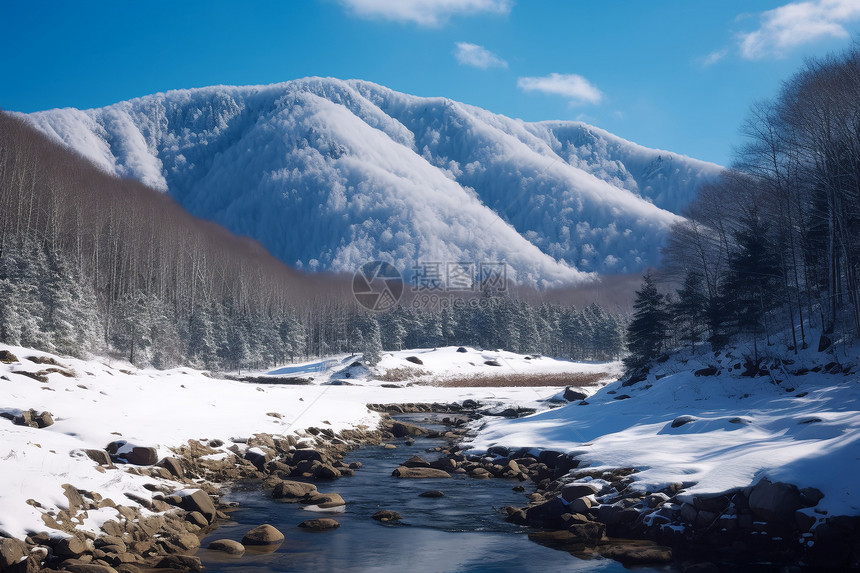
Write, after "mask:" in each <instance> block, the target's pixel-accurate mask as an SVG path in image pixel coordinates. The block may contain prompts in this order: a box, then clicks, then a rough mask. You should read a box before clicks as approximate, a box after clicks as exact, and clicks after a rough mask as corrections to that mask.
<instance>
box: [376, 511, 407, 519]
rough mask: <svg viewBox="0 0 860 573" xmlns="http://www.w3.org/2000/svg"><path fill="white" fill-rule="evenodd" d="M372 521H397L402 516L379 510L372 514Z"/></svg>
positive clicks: (394, 512)
mask: <svg viewBox="0 0 860 573" xmlns="http://www.w3.org/2000/svg"><path fill="white" fill-rule="evenodd" d="M373 519H375V520H376V521H398V520H400V519H403V516H402V515H400V514H399V513H397V512H396V511H392V510H390V509H381V510H379V511H377V512H376V513H374V514H373Z"/></svg>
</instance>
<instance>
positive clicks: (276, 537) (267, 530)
mask: <svg viewBox="0 0 860 573" xmlns="http://www.w3.org/2000/svg"><path fill="white" fill-rule="evenodd" d="M283 540H284V534H283V533H281V532H280V531H278V530H277V529H275V528H274V527H272V526H271V525H269V524H268V523H266V524H263V525H260V526H259V527H255V528H254V529H252V530H251V531H249V532H248V533H246V534H245V536H244V537H242V545H273V544H275V543H280V542H282V541H283Z"/></svg>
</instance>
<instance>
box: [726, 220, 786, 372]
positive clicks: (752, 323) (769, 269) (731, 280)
mask: <svg viewBox="0 0 860 573" xmlns="http://www.w3.org/2000/svg"><path fill="white" fill-rule="evenodd" d="M768 230H769V229H768V225H767V224H766V223H765V222H764V221H763V220H762V219H761V218H760V217H759V216H758V212H757V210H756V209H753V211H752V212H751V213H749V214H748V215H746V216H744V217H743V218H742V219H741V227H740V228H739V229H738V230H737V231H736V232H735V233H734V238H735V241H736V243H737V246H736V249H735V250H734V251H733V252H732V253H730V255H729V268H728V273H727V277H726V281H725V285H724V292H725V293H726V294H725V309H724V310H725V312H726V314H727V319H728V324H729V325H731V327H733V329H734V331H735V332H738V333H748V334H752V336H753V343H754V347H755V353H756V358H758V356H757V355H758V336H759V333H760V332H761V331H762V330H763V329H765V326H766V325H765V320H766V317H767V314H768V313H769V312H770V311H771V310H773V309H774V308H776V307H777V306H778V303H779V296H778V294H779V287H780V284H781V277H782V273H781V271H780V267H779V258H778V255H777V253H776V249H775V248H774V246H773V242H772V241H771V238H770V236H769V234H768ZM765 330H766V329H765Z"/></svg>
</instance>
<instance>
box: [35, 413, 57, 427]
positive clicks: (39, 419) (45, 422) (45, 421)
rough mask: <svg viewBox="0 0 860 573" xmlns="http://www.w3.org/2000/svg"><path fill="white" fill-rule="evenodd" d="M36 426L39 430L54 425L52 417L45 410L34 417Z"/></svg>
mask: <svg viewBox="0 0 860 573" xmlns="http://www.w3.org/2000/svg"><path fill="white" fill-rule="evenodd" d="M35 422H36V425H37V426H38V427H40V428H47V427H48V426H53V425H54V417H53V416H52V415H51V413H50V412H48V411H47V410H46V411H44V412H42V413H41V414H39V415H38V416H36V418H35Z"/></svg>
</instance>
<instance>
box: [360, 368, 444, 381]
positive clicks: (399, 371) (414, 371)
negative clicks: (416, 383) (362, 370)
mask: <svg viewBox="0 0 860 573" xmlns="http://www.w3.org/2000/svg"><path fill="white" fill-rule="evenodd" d="M428 374H430V372H428V371H426V370H422V369H421V368H408V367H404V368H392V369H390V370H387V371H386V372H385V374H376V375H374V376H373V378H375V379H376V380H380V381H382V382H405V381H407V380H413V379H415V378H420V377H421V376H426V375H428Z"/></svg>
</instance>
